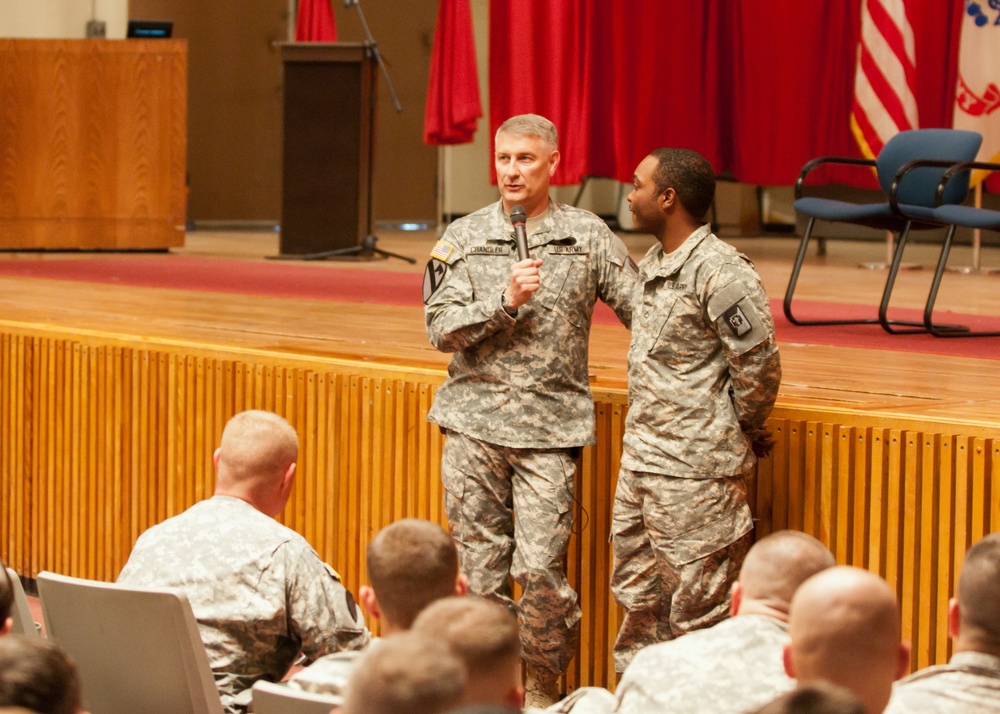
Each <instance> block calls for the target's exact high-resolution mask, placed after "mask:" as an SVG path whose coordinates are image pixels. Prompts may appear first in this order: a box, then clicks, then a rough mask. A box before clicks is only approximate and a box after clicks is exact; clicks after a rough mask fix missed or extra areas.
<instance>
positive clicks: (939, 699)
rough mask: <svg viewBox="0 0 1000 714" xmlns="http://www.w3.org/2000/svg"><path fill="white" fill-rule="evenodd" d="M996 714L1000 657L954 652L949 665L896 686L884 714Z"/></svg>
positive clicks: (999, 698) (922, 672) (916, 674)
mask: <svg viewBox="0 0 1000 714" xmlns="http://www.w3.org/2000/svg"><path fill="white" fill-rule="evenodd" d="M907 712H913V713H914V714H959V713H960V712H961V714H997V713H998V712H1000V657H997V656H995V655H990V654H986V653H985V652H971V651H966V652H956V653H955V654H954V655H952V657H951V660H949V662H948V664H942V665H936V666H934V667H927V668H926V669H922V670H920V671H919V672H914V673H913V674H911V675H910V676H909V677H906V678H905V679H901V680H899V681H898V682H896V685H895V686H894V687H893V689H892V698H891V699H890V700H889V705H888V706H887V707H886V709H885V714H906V713H907Z"/></svg>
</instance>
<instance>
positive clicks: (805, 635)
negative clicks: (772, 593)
mask: <svg viewBox="0 0 1000 714" xmlns="http://www.w3.org/2000/svg"><path fill="white" fill-rule="evenodd" d="M789 634H790V635H791V642H790V643H789V644H787V645H786V646H785V654H784V662H785V671H786V672H788V675H789V676H790V677H795V678H796V679H798V681H799V682H800V683H811V682H815V681H821V680H825V681H827V682H830V683H832V684H836V685H838V686H841V687H844V688H845V689H848V690H850V691H851V692H852V693H853V694H854V696H856V697H857V698H858V699H859V700H860V701H861V703H862V704H863V705H864V707H865V711H866V712H867V714H880V713H881V712H882V711H883V710H884V709H885V706H886V704H887V703H888V702H889V695H890V693H891V692H892V683H893V682H894V681H896V680H897V679H899V678H900V677H902V676H903V674H905V673H906V670H907V668H908V667H909V663H910V647H909V644H908V643H905V642H903V641H902V639H901V628H900V615H899V604H898V603H897V602H896V593H895V592H894V591H893V589H892V588H891V587H890V586H889V584H888V583H887V582H886V581H885V580H883V579H882V578H880V577H879V576H878V575H875V574H874V573H870V572H868V571H867V570H862V569H861V568H854V567H849V566H838V567H836V568H830V569H829V570H825V571H823V572H822V573H819V574H818V575H814V576H813V577H811V578H809V580H807V581H806V582H805V583H803V584H802V586H801V587H800V588H799V589H798V591H797V592H796V593H795V596H794V597H793V598H792V606H791V610H790V613H789Z"/></svg>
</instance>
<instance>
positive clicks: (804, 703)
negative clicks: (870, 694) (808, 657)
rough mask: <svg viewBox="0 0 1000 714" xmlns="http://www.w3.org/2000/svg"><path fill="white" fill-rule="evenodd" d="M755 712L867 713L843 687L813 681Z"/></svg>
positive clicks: (796, 713) (770, 713) (800, 713)
mask: <svg viewBox="0 0 1000 714" xmlns="http://www.w3.org/2000/svg"><path fill="white" fill-rule="evenodd" d="M754 714H865V708H864V706H863V705H862V704H861V702H860V701H858V698H857V697H855V696H854V695H853V694H851V692H849V691H848V690H846V689H844V688H843V687H838V686H836V685H834V684H830V683H829V682H813V683H812V684H804V685H800V686H798V687H796V688H795V689H793V690H792V691H790V692H786V693H785V694H782V695H781V696H780V697H778V698H777V699H775V700H774V701H773V702H771V703H770V704H765V705H764V706H762V707H761V708H760V709H758V710H757V711H756V712H754Z"/></svg>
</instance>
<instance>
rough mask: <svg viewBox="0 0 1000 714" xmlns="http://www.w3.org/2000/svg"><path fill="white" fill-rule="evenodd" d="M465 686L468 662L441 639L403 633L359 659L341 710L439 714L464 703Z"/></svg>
mask: <svg viewBox="0 0 1000 714" xmlns="http://www.w3.org/2000/svg"><path fill="white" fill-rule="evenodd" d="M465 684H466V672H465V666H464V665H463V664H462V661H461V660H460V659H459V658H458V657H457V656H456V655H455V654H453V653H452V651H451V648H449V647H448V645H447V644H446V643H445V642H444V641H443V640H442V639H440V638H436V637H430V636H428V635H426V634H424V633H420V632H412V631H410V632H403V633H400V634H398V635H396V636H394V637H387V638H386V639H385V640H384V641H382V642H381V643H380V644H379V646H378V647H373V648H371V649H370V650H369V652H368V653H367V654H365V656H364V657H362V658H361V662H360V663H359V665H358V668H357V670H356V671H355V672H354V674H353V675H352V676H351V679H350V681H349V682H348V684H347V692H346V694H345V695H344V706H343V708H342V710H341V711H342V714H403V712H405V713H406V714H439V712H447V711H451V710H452V709H455V708H456V707H458V706H460V704H461V701H462V697H463V696H464V694H465ZM334 711H336V710H334Z"/></svg>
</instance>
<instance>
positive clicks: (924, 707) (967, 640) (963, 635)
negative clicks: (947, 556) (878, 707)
mask: <svg viewBox="0 0 1000 714" xmlns="http://www.w3.org/2000/svg"><path fill="white" fill-rule="evenodd" d="M948 630H949V634H950V635H951V637H952V638H953V639H954V641H955V648H954V654H953V655H952V657H951V660H950V661H949V662H948V664H944V665H938V666H935V667H928V668H926V669H922V670H920V671H919V672H916V673H914V674H911V675H910V676H909V677H907V678H906V679H903V680H901V681H900V682H897V683H896V686H895V688H894V689H893V694H892V699H891V700H890V701H889V707H888V709H886V711H887V712H891V714H903V712H916V713H917V714H950V713H951V712H955V713H956V714H957V713H958V712H962V714H990V713H992V712H1000V533H994V534H992V535H988V536H986V537H985V538H983V539H982V540H980V541H979V542H978V543H976V544H975V545H974V546H972V548H970V549H969V552H968V553H967V554H966V556H965V562H964V564H963V565H962V573H961V575H960V576H959V580H958V597H957V598H952V600H951V602H950V603H949V607H948Z"/></svg>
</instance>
